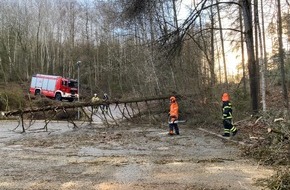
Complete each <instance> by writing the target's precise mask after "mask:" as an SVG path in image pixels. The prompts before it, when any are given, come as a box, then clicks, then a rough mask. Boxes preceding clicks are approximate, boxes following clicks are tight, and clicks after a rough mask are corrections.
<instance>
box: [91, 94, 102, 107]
mask: <svg viewBox="0 0 290 190" xmlns="http://www.w3.org/2000/svg"><path fill="white" fill-rule="evenodd" d="M98 101H100V98H99V97H98V94H97V93H95V94H94V96H93V97H92V99H91V102H92V103H96V102H98ZM92 108H93V112H96V111H98V106H97V105H96V106H93V107H92Z"/></svg>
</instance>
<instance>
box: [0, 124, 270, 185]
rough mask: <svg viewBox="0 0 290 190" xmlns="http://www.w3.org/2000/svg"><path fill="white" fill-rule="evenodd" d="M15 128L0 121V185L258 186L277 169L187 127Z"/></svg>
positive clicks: (69, 126)
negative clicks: (171, 130)
mask: <svg viewBox="0 0 290 190" xmlns="http://www.w3.org/2000/svg"><path fill="white" fill-rule="evenodd" d="M17 125H18V123H17V122H15V121H1V127H0V153H1V158H0V162H1V166H0V189H8V190H10V189H11V190H12V189H25V190H28V189H33V190H34V189H39V190H40V189H49V190H53V189H61V190H79V189H87V190H95V189H98V190H106V189H124V190H125V189H126V190H128V189H129V190H130V189H132V190H133V189H155V190H159V189H160V190H161V189H169V190H170V189H220V190H225V189H230V190H235V189H237V190H238V189H239V190H241V189H251V190H258V189H262V187H259V186H257V185H256V180H258V179H262V178H268V177H270V176H271V175H273V173H274V171H273V170H272V168H269V167H264V166H260V165H259V163H257V162H254V161H253V160H249V159H246V158H243V157H241V156H240V150H239V146H240V145H237V144H236V143H233V142H231V141H227V140H224V139H222V138H219V137H216V136H214V135H211V134H208V133H206V132H204V131H200V130H198V129H194V128H192V127H190V126H186V125H181V126H180V131H181V135H180V136H168V135H167V128H166V127H164V126H163V127H161V126H153V125H137V124H136V125H133V124H131V125H124V126H118V127H105V126H103V125H102V124H101V123H94V124H91V125H89V124H87V123H80V126H79V128H77V129H74V128H73V126H72V125H69V124H68V123H67V122H51V123H49V125H48V131H45V130H43V126H44V122H42V121H36V122H35V123H34V124H33V125H32V126H31V127H30V128H29V129H28V130H27V131H26V133H21V129H20V127H18V128H17V129H16V130H15V131H12V130H13V129H14V128H15V127H16V126H17ZM264 189H265V188H264Z"/></svg>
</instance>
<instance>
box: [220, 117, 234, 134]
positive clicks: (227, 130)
mask: <svg viewBox="0 0 290 190" xmlns="http://www.w3.org/2000/svg"><path fill="white" fill-rule="evenodd" d="M223 124H224V133H225V134H230V133H231V132H232V133H233V132H236V131H237V128H236V127H234V126H233V124H232V120H231V119H225V120H223Z"/></svg>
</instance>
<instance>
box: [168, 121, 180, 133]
mask: <svg viewBox="0 0 290 190" xmlns="http://www.w3.org/2000/svg"><path fill="white" fill-rule="evenodd" d="M173 129H174V131H175V134H177V135H179V128H178V125H177V123H170V124H169V130H170V131H173Z"/></svg>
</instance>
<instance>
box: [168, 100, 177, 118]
mask: <svg viewBox="0 0 290 190" xmlns="http://www.w3.org/2000/svg"><path fill="white" fill-rule="evenodd" d="M169 114H170V117H171V118H175V119H178V104H177V102H176V101H175V102H171V103H170V112H169Z"/></svg>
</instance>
